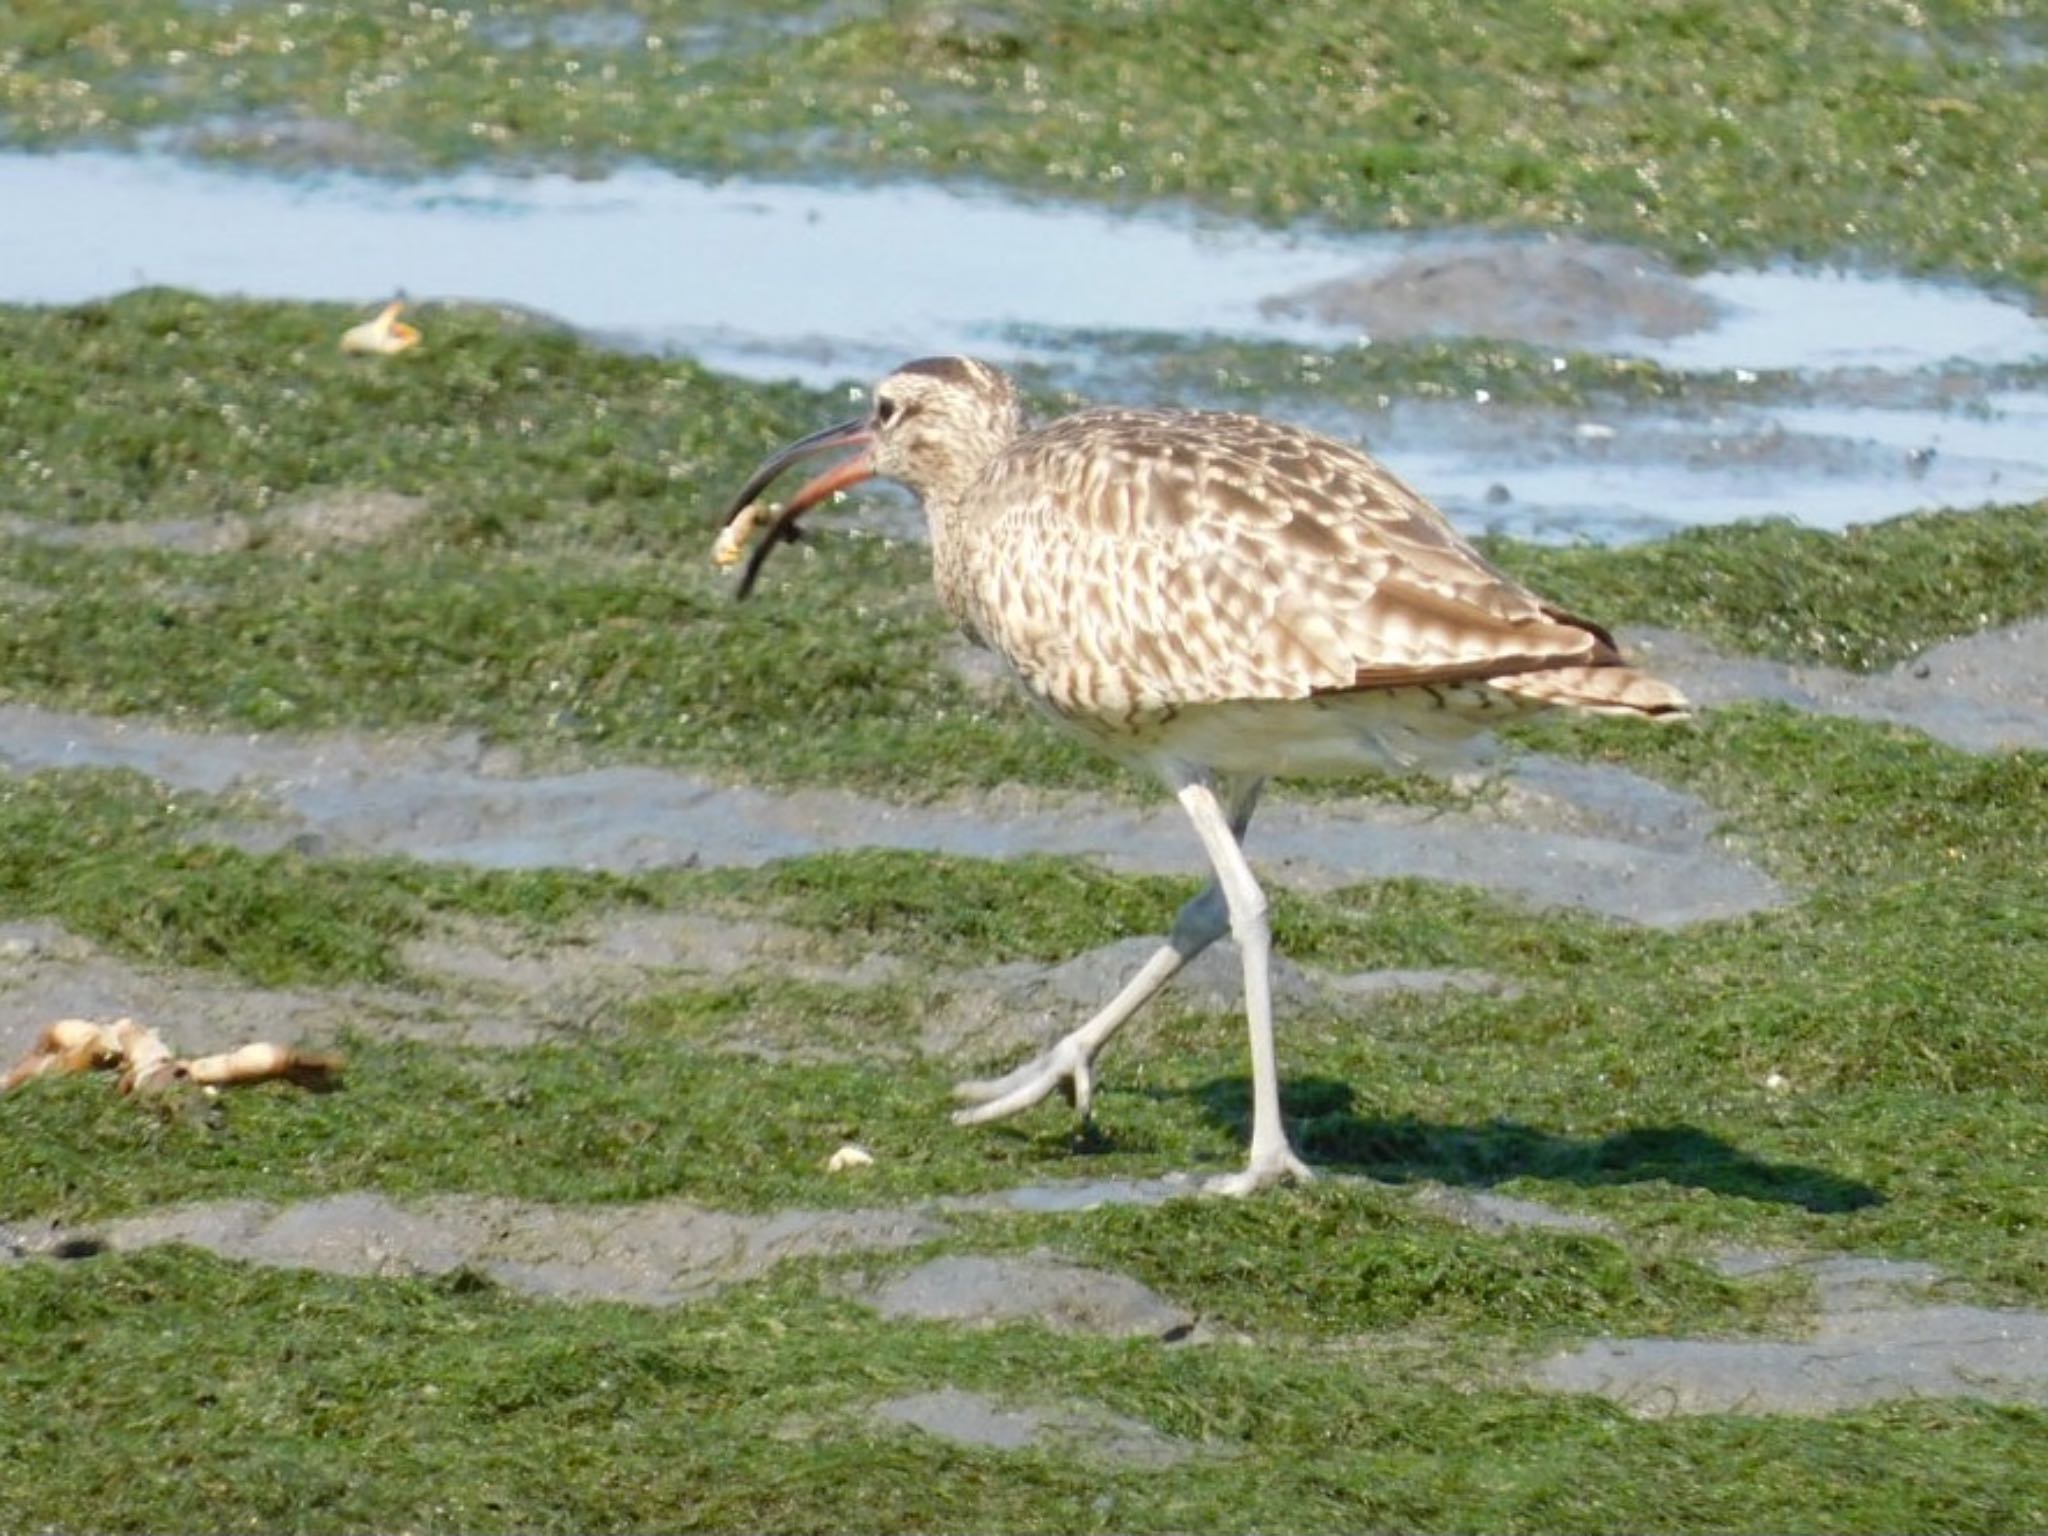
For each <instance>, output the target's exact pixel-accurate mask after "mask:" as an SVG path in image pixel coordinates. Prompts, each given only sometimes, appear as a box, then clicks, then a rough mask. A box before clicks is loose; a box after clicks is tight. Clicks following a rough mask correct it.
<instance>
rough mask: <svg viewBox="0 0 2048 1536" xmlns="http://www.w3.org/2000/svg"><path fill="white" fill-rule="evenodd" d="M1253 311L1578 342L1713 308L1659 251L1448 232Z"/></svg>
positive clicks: (1376, 327) (1372, 328)
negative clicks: (1388, 261) (1437, 241)
mask: <svg viewBox="0 0 2048 1536" xmlns="http://www.w3.org/2000/svg"><path fill="white" fill-rule="evenodd" d="M1260 309H1261V310H1262V311H1263V312H1264V313H1266V314H1270V315H1290V316H1308V317H1310V318H1313V319H1315V320H1317V321H1319V322H1320V323H1322V324H1323V325H1326V326H1329V327H1331V328H1332V329H1335V330H1350V331H1353V332H1357V333H1360V334H1363V335H1367V336H1370V337H1372V338H1374V339H1375V340H1381V341H1408V340H1413V339H1414V338H1416V337H1421V336H1496V337H1504V338H1510V339H1513V340H1518V341H1526V342H1533V343H1536V344H1538V345H1542V346H1556V347H1575V348H1578V349H1581V350H1590V349H1596V348H1606V347H1609V346H1611V345H1613V344H1615V343H1618V342H1630V341H1639V340H1642V339H1645V338H1649V339H1654V340H1659V341H1662V340H1668V339H1670V338H1671V337H1674V336H1684V335H1689V334H1691V333H1692V332H1694V331H1699V330H1704V329H1706V328H1707V327H1709V326H1711V325H1713V324H1714V323H1715V322H1716V321H1717V320H1719V319H1720V316H1721V307H1720V306H1719V305H1718V304H1717V303H1715V302H1714V300H1712V299H1711V298H1709V297H1708V296H1707V295H1706V294H1704V293H1702V292H1700V291H1699V289H1698V288H1696V287H1695V286H1694V285H1693V284H1691V283H1689V282H1687V281H1686V280H1685V279H1684V278H1682V277H1680V276H1678V275H1677V274H1676V273H1675V272H1673V271H1672V270H1671V269H1670V268H1669V267H1668V266H1667V265H1666V264H1665V263H1663V262H1662V261H1660V260H1658V259H1657V258H1656V257H1654V256H1651V255H1648V254H1646V253H1644V252H1641V251H1632V250H1627V249H1624V248H1623V247H1620V246H1612V245H1592V244H1589V243H1587V242H1585V241H1580V240H1557V241H1538V240H1529V241H1521V242H1501V241H1492V242H1487V243H1484V244H1482V243H1478V242H1463V241H1445V242H1443V243H1442V244H1441V245H1439V246H1438V247H1437V248H1434V249H1426V250H1421V251H1417V252H1416V253H1415V254H1413V255H1410V256H1404V257H1402V258H1401V259H1400V260H1398V261H1396V262H1395V263H1394V264H1393V265H1392V266H1390V267H1388V268H1386V269H1385V270H1383V271H1379V272H1374V273H1371V274H1368V275H1364V276H1359V277H1347V278H1338V279H1335V280H1333V281H1330V282H1325V283H1318V284H1316V285H1315V286H1314V287H1312V288H1307V289H1303V290H1302V291H1300V292H1298V293H1291V294H1284V295H1281V296H1279V297H1277V298H1271V299H1267V300H1266V301H1265V302H1264V303H1263V304H1261V305H1260Z"/></svg>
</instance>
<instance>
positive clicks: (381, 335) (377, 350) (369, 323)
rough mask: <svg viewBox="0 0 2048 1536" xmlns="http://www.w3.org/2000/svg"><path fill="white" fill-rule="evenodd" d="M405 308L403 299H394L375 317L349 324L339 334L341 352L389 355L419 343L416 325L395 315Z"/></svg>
mask: <svg viewBox="0 0 2048 1536" xmlns="http://www.w3.org/2000/svg"><path fill="white" fill-rule="evenodd" d="M404 309H405V300H403V299H393V300H392V301H391V302H390V303H389V304H386V305H385V306H384V307H383V308H382V309H380V310H379V311H377V316H376V318H375V319H374V320H365V321H364V322H363V323H362V324H361V325H356V326H351V327H349V329H348V330H346V331H344V332H343V333H342V336H341V350H342V351H344V352H365V353H371V354H374V355H380V356H387V357H388V356H390V355H391V354H392V353H394V352H403V351H405V350H406V349H407V348H408V347H416V346H418V345H419V343H420V333H419V330H418V328H417V327H415V326H410V325H407V324H406V323H405V322H404V321H403V320H400V319H399V318H398V317H399V315H400V314H401V313H402V312H403V311H404Z"/></svg>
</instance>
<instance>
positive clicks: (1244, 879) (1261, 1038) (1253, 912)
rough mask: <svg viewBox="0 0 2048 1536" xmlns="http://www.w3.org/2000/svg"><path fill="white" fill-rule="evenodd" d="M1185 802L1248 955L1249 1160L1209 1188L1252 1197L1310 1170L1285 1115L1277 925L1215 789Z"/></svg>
mask: <svg viewBox="0 0 2048 1536" xmlns="http://www.w3.org/2000/svg"><path fill="white" fill-rule="evenodd" d="M1180 803H1181V805H1182V806H1183V807H1185V808H1186V810H1187V813H1188V819H1189V820H1190V821H1192V822H1194V824H1195V831H1196V832H1197V833H1198V834H1199V835H1200V836H1201V839H1202V846H1203V847H1204V848H1206V849H1208V851H1209V862H1210V863H1212V864H1214V865H1215V866H1216V883H1217V885H1218V886H1220V887H1221V888H1222V891H1223V900H1224V904H1225V905H1226V906H1227V907H1228V909H1229V912H1230V930H1231V933H1232V934H1233V935H1234V936H1235V937H1236V939H1237V947H1238V950H1239V952H1240V953H1241V954H1242V955H1243V957H1244V1012H1245V1019H1246V1022H1247V1024H1248V1025H1249V1027H1250V1030H1251V1052H1252V1146H1251V1159H1250V1161H1249V1162H1248V1163H1247V1165H1246V1167H1245V1170H1244V1172H1242V1173H1234V1174H1230V1175H1228V1176H1227V1177H1224V1178H1219V1179H1212V1180H1211V1181H1210V1182H1209V1185H1208V1188H1209V1191H1210V1193H1212V1194H1219V1195H1248V1194H1250V1193H1251V1192H1252V1191H1253V1190H1257V1189H1263V1188H1265V1187H1266V1186H1267V1185H1268V1184H1275V1183H1278V1182H1279V1181H1281V1180H1282V1179H1298V1180H1302V1181H1306V1180H1308V1179H1309V1178H1311V1177H1313V1175H1311V1174H1310V1172H1309V1170H1308V1165H1307V1164H1306V1163H1304V1162H1302V1160H1301V1159H1300V1158H1299V1157H1298V1156H1296V1155H1295V1151H1294V1148H1293V1146H1292V1145H1291V1144H1290V1143H1289V1141H1288V1139H1287V1126H1286V1124H1285V1122H1283V1121H1282V1120H1281V1118H1280V1066H1279V1061H1278V1058H1277V1056H1276V1054H1275V1052H1274V1048H1273V990H1272V976H1271V961H1272V954H1273V927H1272V923H1271V921H1270V920H1269V919H1268V917H1267V915H1266V893H1265V892H1264V891H1262V890H1260V889H1259V882H1258V881H1257V879H1255V878H1254V877H1253V875H1252V868H1251V865H1249V864H1247V863H1246V862H1245V858H1244V849H1243V847H1242V846H1240V843H1239V836H1238V833H1237V831H1236V829H1235V828H1234V827H1233V826H1232V825H1231V823H1230V821H1229V820H1228V819H1227V818H1226V817H1225V816H1224V814H1223V807H1222V806H1221V805H1219V804H1218V803H1217V800H1216V793H1215V791H1214V790H1212V789H1211V788H1210V787H1209V786H1208V785H1207V784H1206V783H1203V782H1201V781H1199V780H1197V781H1193V782H1190V783H1187V784H1184V785H1182V786H1181V790H1180Z"/></svg>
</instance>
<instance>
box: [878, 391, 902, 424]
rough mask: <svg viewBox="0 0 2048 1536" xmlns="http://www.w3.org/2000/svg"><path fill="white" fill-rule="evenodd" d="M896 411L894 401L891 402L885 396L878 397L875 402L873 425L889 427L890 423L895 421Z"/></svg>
mask: <svg viewBox="0 0 2048 1536" xmlns="http://www.w3.org/2000/svg"><path fill="white" fill-rule="evenodd" d="M896 410H897V406H896V402H895V401H894V400H891V399H890V398H889V397H888V396H887V395H883V396H881V397H879V398H878V399H877V400H876V401H875V425H876V426H878V427H886V426H887V425H889V423H890V422H892V421H894V420H895V419H896Z"/></svg>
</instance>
